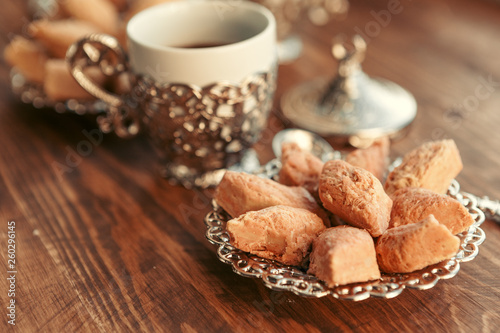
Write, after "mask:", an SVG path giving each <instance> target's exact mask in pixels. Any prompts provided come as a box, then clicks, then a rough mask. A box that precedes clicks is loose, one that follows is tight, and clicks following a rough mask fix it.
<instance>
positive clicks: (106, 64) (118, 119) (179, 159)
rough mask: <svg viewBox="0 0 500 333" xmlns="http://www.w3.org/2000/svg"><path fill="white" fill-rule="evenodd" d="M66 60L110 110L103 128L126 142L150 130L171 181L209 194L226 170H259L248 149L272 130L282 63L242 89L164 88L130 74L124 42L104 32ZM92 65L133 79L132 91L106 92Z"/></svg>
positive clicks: (72, 49)
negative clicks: (92, 73) (93, 77)
mask: <svg viewBox="0 0 500 333" xmlns="http://www.w3.org/2000/svg"><path fill="white" fill-rule="evenodd" d="M67 61H68V63H69V65H70V68H71V73H72V75H73V76H74V77H75V79H76V80H77V81H78V83H79V84H80V85H81V86H82V87H83V88H84V89H85V90H87V91H88V92H89V93H90V94H92V95H93V96H95V97H97V98H99V99H101V100H103V101H105V102H106V104H107V105H108V110H107V112H106V114H105V115H104V116H100V117H99V118H98V124H99V127H100V128H101V129H103V131H104V132H109V131H111V130H114V132H115V133H116V134H117V135H118V136H120V137H132V136H134V135H136V134H137V133H138V131H139V128H143V129H144V130H145V132H147V134H148V135H149V137H150V139H151V142H152V144H153V146H154V147H155V149H156V151H157V153H158V155H159V157H160V159H161V163H162V175H163V176H164V177H166V178H168V179H169V180H170V181H171V182H173V183H180V184H182V185H183V186H185V187H203V188H205V187H210V186H215V185H216V184H218V183H219V181H220V179H222V176H223V173H224V170H225V169H226V168H232V169H236V170H239V171H247V172H252V171H254V170H255V169H256V168H258V166H259V163H258V158H257V156H256V154H255V153H252V151H250V150H249V149H250V147H251V146H252V145H253V144H254V143H255V142H257V140H258V139H259V136H260V133H261V132H262V130H263V129H264V128H265V126H266V124H267V118H268V115H269V112H270V111H271V108H272V101H273V95H274V91H275V89H276V77H277V65H273V66H271V68H270V69H269V71H268V72H265V73H254V74H251V75H249V76H248V77H246V78H245V79H243V80H242V81H241V82H239V83H229V82H215V83H212V84H209V85H206V86H204V87H198V86H196V85H192V84H185V83H159V82H157V81H155V80H154V79H152V78H151V77H149V76H145V75H136V74H133V73H132V72H131V71H129V69H128V62H127V57H126V54H125V52H124V51H123V49H122V48H121V47H120V45H119V44H118V41H117V40H116V39H115V38H113V37H111V36H107V35H103V34H93V35H90V36H88V37H86V38H84V39H82V40H80V41H78V42H77V43H75V44H73V45H72V46H71V47H70V48H69V50H68V53H67ZM90 67H98V68H100V70H101V72H102V73H104V74H105V75H108V76H113V75H115V76H116V75H121V74H124V73H127V74H128V75H129V76H130V77H131V79H132V82H131V86H132V89H131V92H130V93H129V94H126V95H124V96H118V95H115V94H113V93H110V92H108V91H106V90H104V89H103V88H102V87H100V86H98V85H96V84H95V83H94V82H92V81H91V79H90V78H89V77H88V76H86V75H85V70H88V68H90Z"/></svg>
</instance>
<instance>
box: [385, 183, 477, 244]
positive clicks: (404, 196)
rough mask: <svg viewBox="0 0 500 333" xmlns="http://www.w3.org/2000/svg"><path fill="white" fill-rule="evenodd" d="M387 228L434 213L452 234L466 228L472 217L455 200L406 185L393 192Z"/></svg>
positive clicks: (418, 219) (412, 221) (472, 221)
mask: <svg viewBox="0 0 500 333" xmlns="http://www.w3.org/2000/svg"><path fill="white" fill-rule="evenodd" d="M392 199H393V205H392V211H391V220H390V221H389V228H394V227H399V226H401V225H406V224H411V223H415V222H418V221H421V220H422V219H424V218H426V217H427V216H429V215H431V214H432V215H434V217H435V218H436V220H438V221H439V223H441V224H444V225H445V226H446V227H447V228H448V229H449V230H450V232H451V233H452V234H453V235H456V234H458V233H461V232H462V231H465V230H467V229H468V228H469V227H470V226H471V225H472V224H473V223H474V219H473V218H472V216H471V215H470V214H469V211H468V210H467V208H465V207H464V206H463V205H462V204H461V203H460V202H458V201H457V200H455V199H453V198H451V197H449V196H447V195H445V194H438V193H435V192H432V191H431V190H427V189H423V188H415V187H406V188H402V189H399V190H397V191H396V192H394V194H393V196H392Z"/></svg>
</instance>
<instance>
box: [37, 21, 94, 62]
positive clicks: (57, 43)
mask: <svg viewBox="0 0 500 333" xmlns="http://www.w3.org/2000/svg"><path fill="white" fill-rule="evenodd" d="M28 29H29V32H30V33H31V35H32V36H33V37H34V38H35V39H37V40H38V41H40V43H42V44H43V45H44V46H45V47H46V48H47V50H48V51H49V53H50V54H51V55H52V56H54V57H56V58H61V59H64V57H65V56H66V51H67V50H68V47H69V46H70V45H71V44H73V43H74V42H76V41H77V40H79V39H81V38H83V37H85V36H86V35H89V34H92V33H96V32H100V29H99V28H97V27H96V26H94V25H92V24H91V23H88V22H85V21H79V20H74V19H64V20H58V21H49V20H45V19H43V20H37V21H33V22H32V23H30V25H29V26H28Z"/></svg>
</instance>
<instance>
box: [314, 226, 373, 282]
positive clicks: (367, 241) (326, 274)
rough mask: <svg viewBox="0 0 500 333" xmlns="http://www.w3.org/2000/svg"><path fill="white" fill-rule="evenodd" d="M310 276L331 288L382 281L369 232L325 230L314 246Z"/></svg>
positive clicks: (340, 228)
mask: <svg viewBox="0 0 500 333" xmlns="http://www.w3.org/2000/svg"><path fill="white" fill-rule="evenodd" d="M307 273H309V274H313V275H315V276H316V277H317V278H319V279H321V280H323V281H325V282H326V283H327V284H328V286H329V287H334V286H337V285H343V284H348V283H355V282H364V281H369V280H376V279H379V278H380V271H379V268H378V265H377V257H376V255H375V245H374V243H373V239H372V237H371V236H370V234H369V233H368V232H367V231H366V230H363V229H358V228H354V227H350V226H338V227H333V228H329V229H327V230H325V231H324V232H323V233H321V235H319V236H318V238H316V239H315V240H314V242H313V247H312V252H311V255H310V265H309V270H308V272H307Z"/></svg>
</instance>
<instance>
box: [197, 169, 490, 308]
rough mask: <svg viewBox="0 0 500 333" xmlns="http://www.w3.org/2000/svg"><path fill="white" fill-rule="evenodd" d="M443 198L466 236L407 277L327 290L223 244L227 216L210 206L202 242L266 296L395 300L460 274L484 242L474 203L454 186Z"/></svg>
mask: <svg viewBox="0 0 500 333" xmlns="http://www.w3.org/2000/svg"><path fill="white" fill-rule="evenodd" d="M280 166H281V165H280V162H279V160H277V159H275V160H272V161H271V162H269V163H268V164H267V165H265V166H264V167H263V168H262V169H261V170H260V172H259V173H258V174H259V175H260V176H262V177H267V178H274V177H275V176H276V175H277V173H278V170H279V168H280ZM448 195H449V196H451V197H453V198H455V199H457V200H458V201H459V202H460V203H461V204H462V205H464V206H465V207H466V208H467V209H468V210H469V212H470V214H471V216H472V217H473V218H474V220H475V223H474V224H473V225H472V226H471V227H470V228H469V229H468V230H467V231H465V232H463V233H461V234H459V235H458V236H459V238H460V239H461V244H460V249H459V251H458V252H457V254H456V255H455V256H454V257H453V258H451V259H449V260H445V261H442V262H440V263H438V264H435V265H431V266H428V267H426V268H424V269H422V270H419V271H415V272H412V273H407V274H386V273H382V277H381V279H380V280H376V281H368V282H363V283H354V284H349V285H340V286H336V287H333V288H329V287H328V286H327V285H326V284H325V283H324V282H322V281H321V280H319V279H318V278H316V277H315V276H313V275H309V274H306V273H305V272H304V271H302V270H300V269H299V268H298V267H294V266H286V265H283V264H281V263H279V262H277V261H274V260H269V259H264V258H260V257H258V256H256V255H253V254H249V253H246V252H243V251H241V250H239V249H237V248H235V247H234V246H232V245H231V244H230V243H229V235H228V233H227V230H226V222H227V220H228V218H229V215H228V214H227V213H226V212H225V211H224V210H223V209H222V208H221V207H220V206H219V205H218V204H217V202H215V200H213V201H212V206H213V209H212V211H211V212H209V213H208V214H207V215H206V217H205V225H206V227H207V231H206V238H207V239H208V241H209V242H210V243H212V244H214V245H216V246H217V257H218V258H219V260H220V261H222V262H223V263H226V264H229V265H231V266H232V269H233V271H234V272H235V273H236V274H238V275H241V276H244V277H253V278H258V279H261V280H262V282H263V283H264V285H265V286H266V287H267V288H270V289H272V290H277V291H290V292H293V293H294V294H297V295H299V296H304V297H313V298H319V297H324V296H328V295H331V296H333V297H334V298H336V299H342V300H353V301H361V300H365V299H367V298H370V297H376V298H385V299H389V298H394V297H396V296H398V295H399V294H401V293H402V292H403V290H404V289H406V288H411V289H418V290H426V289H430V288H432V287H434V286H435V285H436V284H437V283H438V281H439V280H444V279H450V278H452V277H454V276H455V275H457V273H458V271H459V270H460V263H462V262H468V261H471V260H473V259H474V258H475V257H476V256H477V254H478V253H479V246H480V245H481V244H482V243H483V242H484V240H485V239H486V235H485V233H484V231H483V230H482V229H481V228H480V225H481V224H482V223H483V222H484V221H485V216H484V213H483V212H482V211H481V210H480V209H479V208H478V203H477V199H476V197H475V196H472V195H469V194H468V193H464V192H461V191H460V185H459V183H458V182H457V181H456V180H454V181H453V182H452V184H451V185H450V188H449V189H448Z"/></svg>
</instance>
